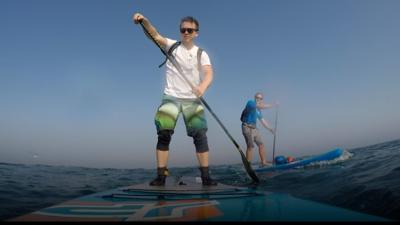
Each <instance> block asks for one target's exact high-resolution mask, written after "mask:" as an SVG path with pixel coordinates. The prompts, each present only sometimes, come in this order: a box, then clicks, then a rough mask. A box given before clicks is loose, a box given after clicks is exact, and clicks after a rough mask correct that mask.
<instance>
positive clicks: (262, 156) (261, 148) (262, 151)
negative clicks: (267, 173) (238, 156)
mask: <svg viewBox="0 0 400 225" xmlns="http://www.w3.org/2000/svg"><path fill="white" fill-rule="evenodd" d="M258 152H259V154H260V159H261V164H262V165H263V166H265V165H267V159H266V157H265V146H264V144H260V145H259V146H258Z"/></svg>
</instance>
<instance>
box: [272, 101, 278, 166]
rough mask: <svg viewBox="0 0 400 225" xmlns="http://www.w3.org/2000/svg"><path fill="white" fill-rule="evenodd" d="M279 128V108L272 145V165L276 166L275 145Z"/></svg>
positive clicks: (276, 114)
mask: <svg viewBox="0 0 400 225" xmlns="http://www.w3.org/2000/svg"><path fill="white" fill-rule="evenodd" d="M277 128H278V106H277V107H276V111H275V129H274V141H273V145H272V165H275V143H276V131H277Z"/></svg>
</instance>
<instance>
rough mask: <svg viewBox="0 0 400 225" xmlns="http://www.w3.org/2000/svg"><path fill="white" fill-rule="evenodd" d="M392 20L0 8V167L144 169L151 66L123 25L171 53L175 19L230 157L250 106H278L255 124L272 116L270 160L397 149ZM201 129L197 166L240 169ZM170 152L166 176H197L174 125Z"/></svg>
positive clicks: (357, 1) (147, 49)
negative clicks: (152, 33) (202, 155)
mask: <svg viewBox="0 0 400 225" xmlns="http://www.w3.org/2000/svg"><path fill="white" fill-rule="evenodd" d="M399 11H400V1H398V0H379V1H378V0H248V1H239V0H217V1H215V0H202V1H191V0H185V1H184V0H169V1H161V0H141V1H139V0H118V1H114V0H83V1H81V0H1V1H0V28H1V29H0V162H4V163H24V164H48V165H62V166H83V167H96V168H126V169H131V168H149V169H150V168H155V167H156V158H155V146H156V141H157V135H156V129H155V125H154V116H155V112H156V109H157V107H158V106H159V104H160V103H161V96H162V93H163V86H164V82H165V77H164V72H165V67H164V68H161V69H159V68H158V65H159V64H160V63H161V62H162V61H163V60H164V58H163V56H162V54H161V52H160V51H159V49H157V47H156V46H155V45H154V44H153V43H152V42H151V41H150V40H149V39H147V38H146V36H145V35H144V34H143V32H142V30H141V28H140V26H138V25H135V24H133V23H132V20H131V17H132V15H133V14H134V13H135V12H141V13H142V14H143V15H145V16H146V17H147V18H148V19H149V20H150V21H151V23H152V24H153V25H154V26H155V27H156V28H157V29H158V31H159V32H160V33H161V34H162V35H163V36H165V37H168V38H172V39H179V37H180V36H179V30H178V28H179V21H180V19H181V18H182V17H184V16H188V15H191V16H194V17H195V18H197V19H198V20H199V22H200V31H199V37H198V38H197V40H196V44H197V45H199V46H200V47H202V48H203V49H204V50H205V51H206V52H207V53H208V54H209V56H210V58H211V62H212V64H213V69H214V80H213V83H212V85H211V86H210V88H209V89H208V91H207V92H206V94H205V96H204V99H205V100H206V101H207V103H208V104H209V105H210V107H211V108H212V110H213V111H214V112H215V113H216V115H217V116H218V117H219V118H220V120H221V121H222V123H223V124H224V125H225V126H226V128H227V129H228V130H229V132H230V133H231V134H232V136H233V137H234V139H235V140H236V141H237V142H238V143H239V145H240V147H241V150H242V151H245V148H246V146H245V142H244V138H243V136H242V134H241V122H240V120H239V118H240V114H241V111H242V110H243V107H244V106H245V104H246V102H247V101H248V100H250V99H252V98H253V96H254V94H255V93H256V92H262V93H264V99H265V101H266V102H267V103H271V102H273V101H279V103H280V105H279V108H274V109H267V110H264V111H263V116H264V118H265V119H266V120H267V121H269V123H270V124H271V125H273V124H274V122H275V119H276V113H277V115H278V123H277V124H278V126H277V136H276V152H275V155H285V156H288V155H290V156H293V157H302V156H306V155H313V154H319V153H323V152H326V151H328V150H330V149H333V148H337V147H340V148H344V149H352V148H357V147H363V146H367V145H371V144H377V143H381V142H385V141H391V140H395V139H399V138H400V135H399V133H400V132H399V131H400V116H399V115H400V104H399V103H400V102H399V96H400V88H399V84H400V41H399V40H400V26H399V21H400V14H399V13H398V12H399ZM276 110H277V111H276ZM206 116H207V119H208V125H209V131H208V141H209V145H210V165H211V166H212V165H226V164H237V163H241V158H240V154H239V152H238V151H237V149H236V148H235V146H234V145H233V144H232V142H231V141H230V140H229V138H228V137H227V135H226V134H225V133H224V132H223V130H222V129H221V127H220V126H219V125H218V123H217V122H216V121H215V119H214V118H213V117H212V115H211V114H210V113H209V112H208V111H207V112H206ZM259 127H260V132H261V135H262V137H263V139H264V142H265V144H266V150H267V158H268V160H271V159H272V140H273V136H272V135H271V133H269V131H268V130H266V129H264V128H262V126H260V124H259ZM170 147H171V150H170V158H169V166H170V167H185V166H190V167H192V166H197V165H198V164H197V159H196V157H195V148H194V145H193V142H192V139H191V138H189V137H188V136H186V132H185V127H184V124H183V120H182V117H180V118H179V120H178V124H177V127H176V130H175V134H174V135H173V138H172V142H171V146H170ZM258 160H259V157H258V155H257V151H255V152H254V162H257V161H258Z"/></svg>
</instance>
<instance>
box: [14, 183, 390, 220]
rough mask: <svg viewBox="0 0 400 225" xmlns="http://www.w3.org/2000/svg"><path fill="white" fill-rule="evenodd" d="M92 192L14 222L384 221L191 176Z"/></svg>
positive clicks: (361, 214) (288, 196)
mask: <svg viewBox="0 0 400 225" xmlns="http://www.w3.org/2000/svg"><path fill="white" fill-rule="evenodd" d="M167 181H168V182H167V184H166V186H164V187H154V186H149V185H148V184H147V183H145V184H139V185H133V186H128V187H122V188H118V189H114V190H110V191H106V192H102V193H96V194H92V195H89V196H84V197H81V198H78V199H74V200H71V201H68V202H65V203H63V204H60V205H56V206H52V207H49V208H45V209H42V210H39V211H37V212H33V213H31V214H28V215H24V216H20V217H17V218H15V219H13V220H12V221H382V220H385V219H384V218H380V217H376V216H371V215H367V214H363V213H358V212H354V211H350V210H346V209H341V208H337V207H333V206H328V205H325V204H320V203H316V202H312V201H307V200H302V199H297V198H294V197H292V196H290V195H287V194H275V193H269V192H262V191H258V190H256V189H255V188H248V187H234V186H229V185H224V184H218V185H217V186H213V187H203V186H202V184H201V183H198V182H196V178H194V177H185V178H180V179H173V178H171V177H169V178H168V180H167Z"/></svg>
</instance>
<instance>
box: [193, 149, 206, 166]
mask: <svg viewBox="0 0 400 225" xmlns="http://www.w3.org/2000/svg"><path fill="white" fill-rule="evenodd" d="M196 156H197V160H198V161H199V164H200V166H201V167H208V152H202V153H196Z"/></svg>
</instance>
